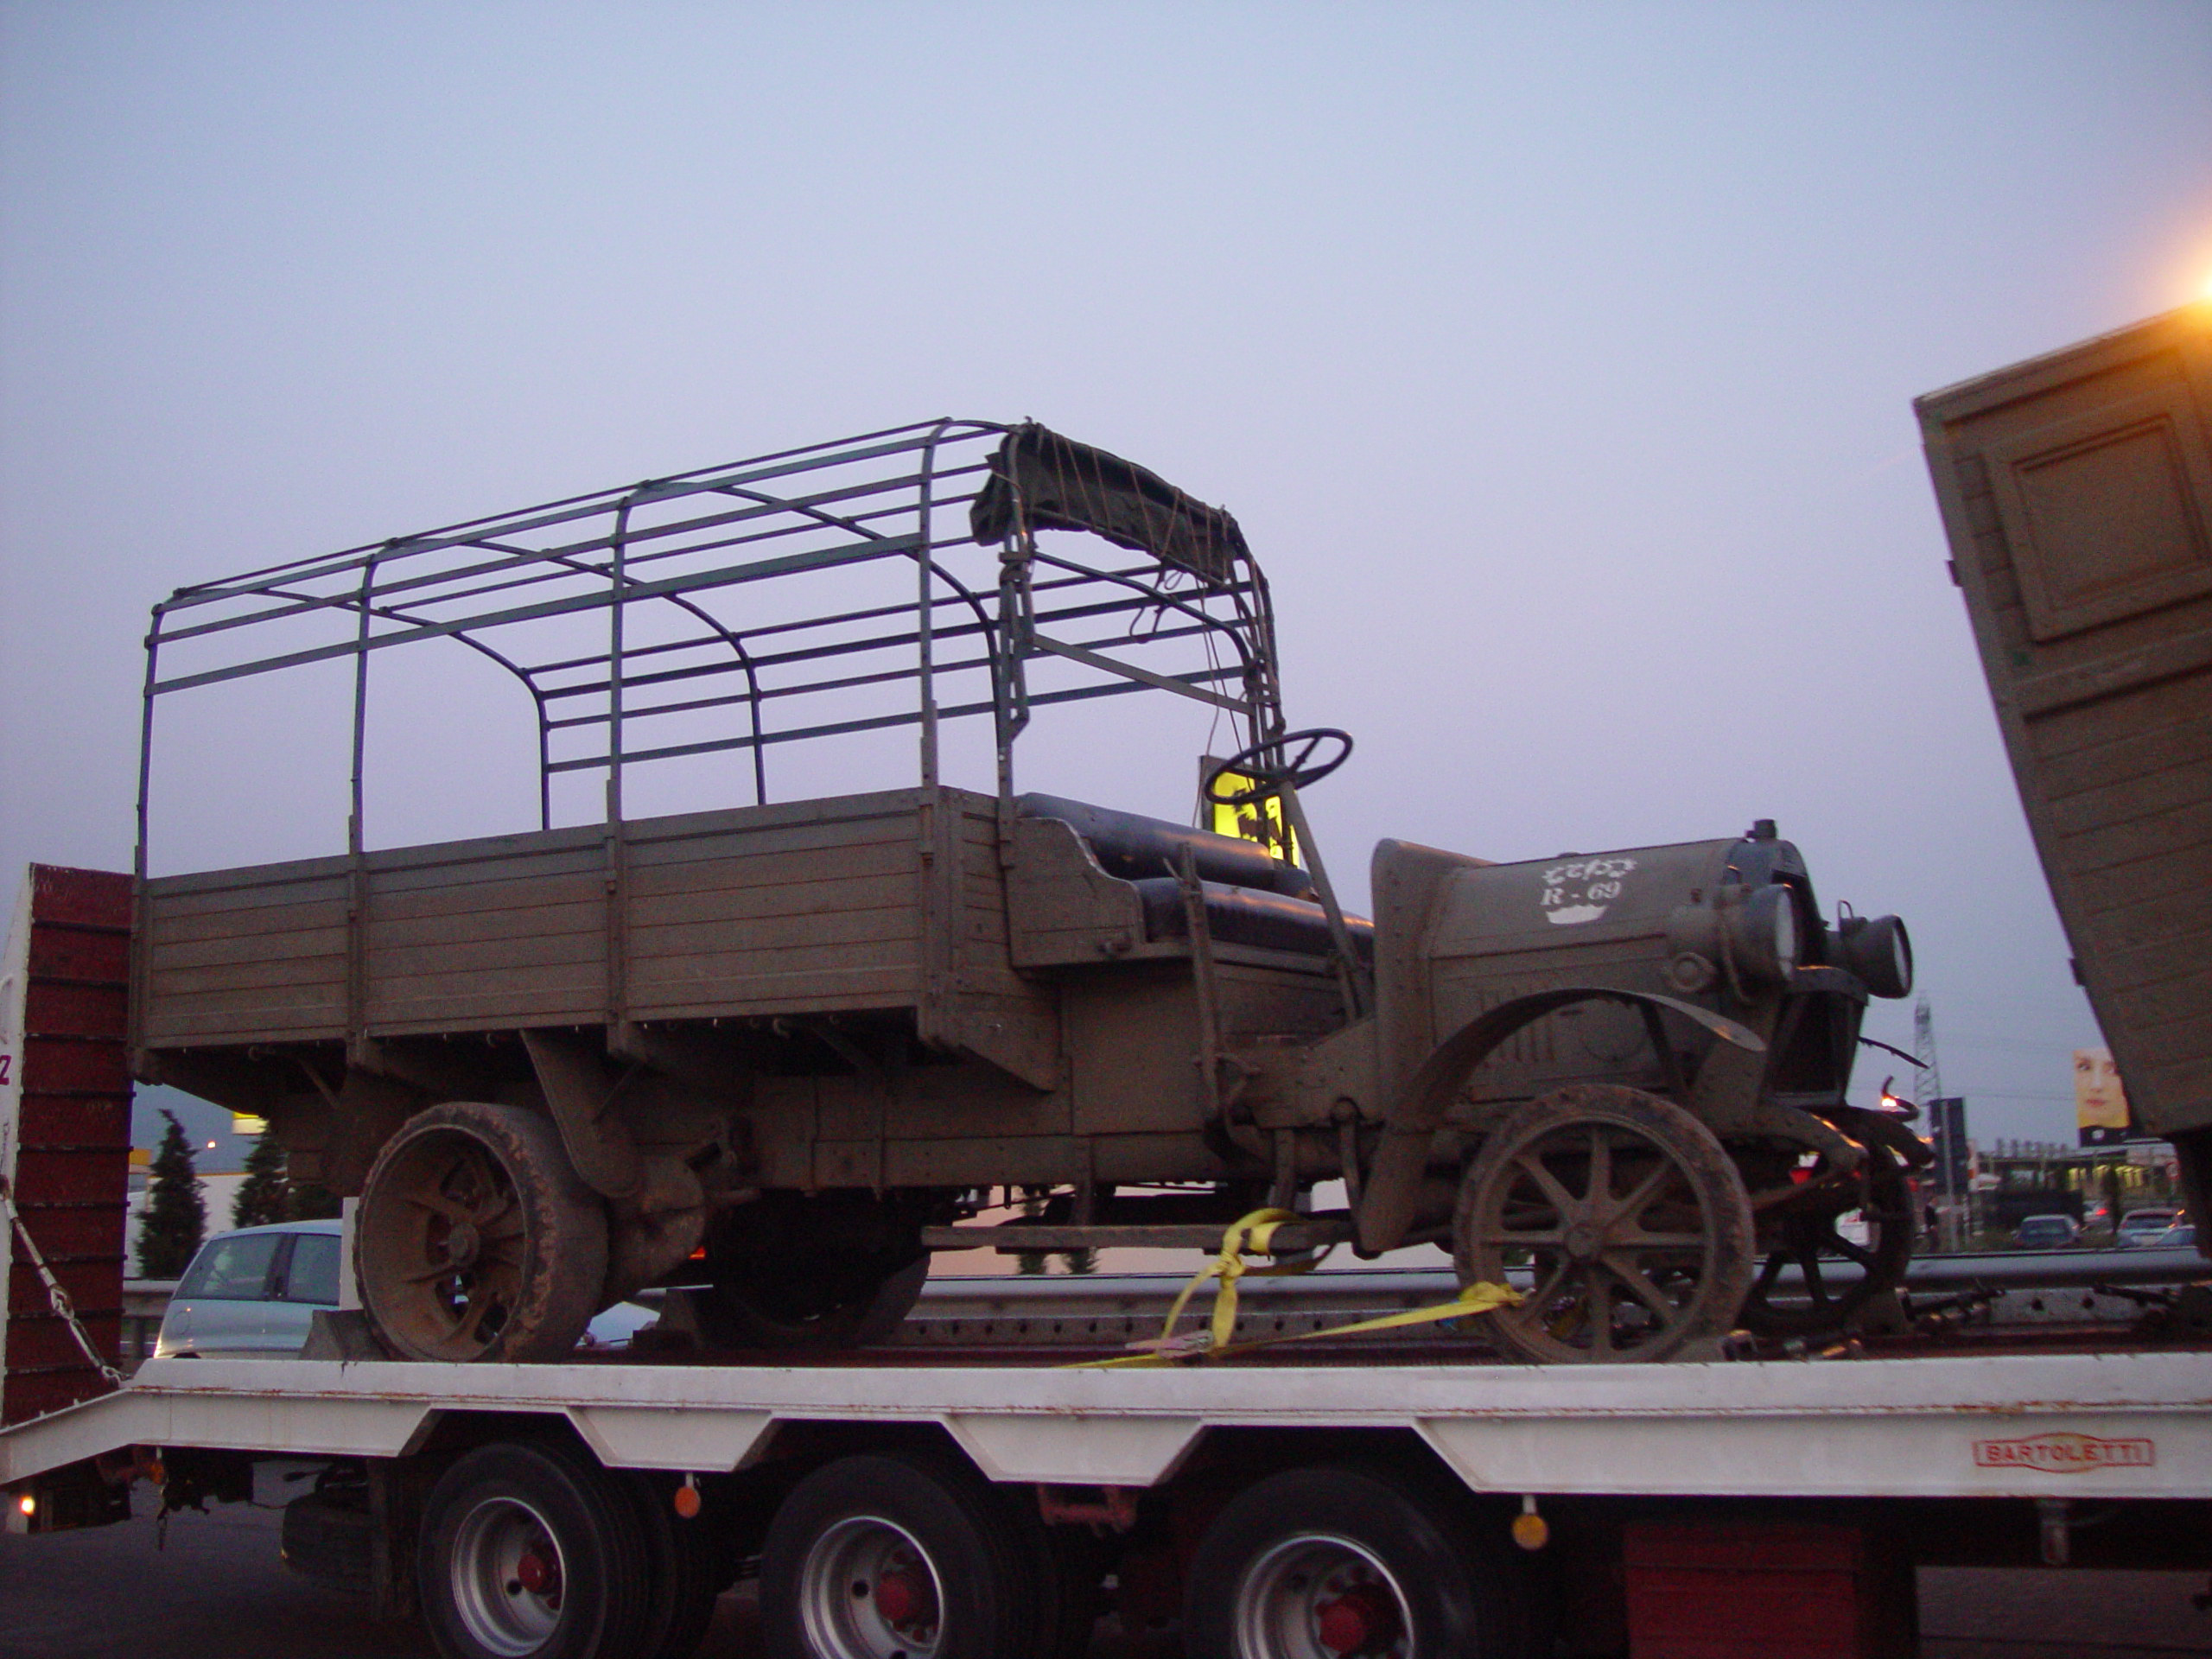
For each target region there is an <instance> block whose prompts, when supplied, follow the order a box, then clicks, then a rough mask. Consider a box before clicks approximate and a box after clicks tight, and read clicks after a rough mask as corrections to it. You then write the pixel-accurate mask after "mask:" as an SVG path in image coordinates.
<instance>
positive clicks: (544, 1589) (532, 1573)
mask: <svg viewBox="0 0 2212 1659" xmlns="http://www.w3.org/2000/svg"><path fill="white" fill-rule="evenodd" d="M647 1567H648V1564H647V1561H646V1559H645V1543H644V1541H643V1539H642V1538H641V1537H640V1536H639V1527H638V1519H637V1516H636V1514H635V1512H634V1510H633V1509H632V1505H631V1503H630V1500H629V1499H628V1497H626V1494H624V1493H623V1492H622V1491H621V1490H620V1487H619V1486H618V1485H617V1484H616V1482H615V1480H614V1478H612V1477H610V1476H608V1475H607V1474H606V1473H605V1472H604V1471H601V1469H600V1468H598V1467H597V1466H596V1465H593V1464H590V1463H588V1462H587V1461H586V1460H585V1459H583V1458H582V1457H581V1456H580V1455H578V1454H576V1453H574V1452H567V1451H564V1450H563V1449H560V1448H558V1447H556V1446H543V1445H531V1444H522V1443H515V1442H508V1443H499V1444H494V1445H491V1446H479V1447H478V1448H477V1449H476V1450H474V1451H473V1452H468V1453H467V1455H466V1456H464V1457H462V1458H461V1459H460V1460H459V1461H457V1462H456V1463H454V1465H453V1466H452V1467H451V1468H450V1469H448V1470H447V1471H446V1472H445V1474H444V1475H443V1476H442V1478H440V1479H439V1481H438V1483H437V1484H436V1485H435V1486H434V1487H432V1488H431V1490H430V1495H429V1498H428V1499H426V1500H425V1501H424V1503H423V1529H422V1535H421V1541H420V1543H419V1546H418V1553H417V1555H416V1584H417V1586H418V1588H419V1592H420V1595H421V1598H422V1607H423V1623H424V1624H426V1625H427V1626H428V1627H429V1632H430V1637H431V1639H432V1640H433V1641H434V1642H435V1643H437V1648H438V1651H439V1652H440V1653H442V1654H443V1655H444V1656H446V1659H593V1656H611V1655H616V1654H633V1653H637V1652H639V1645H640V1638H641V1637H642V1635H643V1633H644V1626H645V1620H646V1618H647V1615H648V1613H649V1611H650V1609H649V1605H648V1589H649V1580H648V1571H647Z"/></svg>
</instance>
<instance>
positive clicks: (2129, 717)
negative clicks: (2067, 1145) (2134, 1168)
mask: <svg viewBox="0 0 2212 1659" xmlns="http://www.w3.org/2000/svg"><path fill="white" fill-rule="evenodd" d="M1917 408H1918V410H1919V411H1920V418H1921V424H1922V429H1923V435H1924V437H1925V440H1926V444H1927V449H1928V458H1929V468H1930V470H1931V472H1932V473H1933V474H1934V475H1935V481H1936V497H1937V499H1938V500H1939V501H1940V502H1941V504H1942V512H1943V523H1944V526H1945V529H1946V531H1948V535H1949V538H1950V544H1951V569H1952V574H1953V576H1954V579H1955V581H1956V582H1958V584H1959V587H1960V588H1961V590H1962V591H1963V592H1964V594H1965V595H1966V601H1967V614H1968V615H1969V616H1970V617H1971V618H1972V619H1973V622H1974V638H1975V641H1976V643H1977V645H1979V646H1980V652H1981V660H1982V666H1983V670H1984V671H1985V672H1986V674H1987V676H1988V677H1989V687H1990V692H1991V695H1992V696H1993V697H1994V699H1995V701H1996V704H1997V718H1998V723H1999V726H2000V727H2001V728H2003V731H2004V734H2005V748H2006V750H2007V752H2008V753H2009V755H2010V757H2011V760H2012V771H2013V775H2014V776H2015V777H2016V778H2017V779H2018V782H2019V787H2020V798H2021V801H2022V803H2023V804H2024V805H2025V807H2026V809H2027V815H2028V823H2029V825H2030V827H2031V829H2032V830H2033V832H2034V835H2035V842H2036V849H2037V852H2038V853H2039V854H2040V855H2041V856H2042V859H2043V865H2044V873H2045V874H2046V875H2047V876H2048V877H2049V878H2050V888H2051V893H2052V896H2053V897H2054V898H2055V899H2056V901H2057V905H2058V912H2059V915H2060V918H2062V920H2063V922H2064V923H2065V926H2066V931H2067V937H2068V938H2069V940H2070V941H2071V942H2072V944H2073V949H2074V956H2075V975H2076V976H2077V977H2078V978H2079V979H2080V981H2081V982H2082V985H2083V986H2084V987H2085V988H2087V989H2088V995H2089V1001H2090V1003H2091V1005H2092V1006H2093V1007H2094V1008H2095V1010H2096V1014H2097V1020H2098V1022H2099V1024H2100V1025H2101V1027H2103V1029H2104V1033H2105V1035H2106V1038H2107V1040H2108V1041H2109V1042H2110V1044H2111V1046H2112V1049H2113V1057H2114V1058H2115V1059H2116V1060H2117V1061H2118V1063H2119V1065H2120V1072H2121V1075H2122V1077H2124V1078H2125V1080H2126V1086H2127V1091H2128V1097H2129V1101H2130V1103H2131V1105H2132V1106H2133V1111H2134V1116H2135V1118H2136V1120H2137V1122H2139V1124H2141V1125H2142V1127H2144V1128H2147V1129H2149V1130H2151V1131H2152V1132H2153V1133H2155V1134H2158V1135H2166V1136H2169V1137H2173V1138H2175V1139H2177V1140H2182V1139H2183V1138H2184V1137H2187V1136H2189V1135H2191V1134H2193V1133H2196V1132H2207V1131H2212V952H2208V950H2207V948H2206V947H2207V944H2208V941H2212V305H2202V304H2200V305H2196V306H2192V307H2190V308H2185V309H2183V310H2181V311H2177V312H2173V313H2171V314H2170V315H2166V316H2163V317H2158V318H2155V319H2153V320H2152V321H2148V322H2145V323H2142V324H2139V325H2138V326H2136V327H2132V328H2126V329H2122V330H2120V332H2118V333H2116V334H2107V335H2104V336H2103V337H2101V338H2100V339H2097V340H2089V341H2087V342H2085V343H2084V344H2082V345H2079V346H2072V347H2069V349H2067V350H2065V351H2062V352H2056V353H2051V354H2050V355H2049V356H2047V357H2040V358H2037V359H2034V360H2032V361H2031V362H2026V363H2022V364H2018V365H2014V366H2013V367H2012V368H2008V369H2003V370H2000V371H1999V372H1997V373H1994V374H1990V375H1985V376H1983V377H1982V378H1980V379H1976V380H1971V381H1967V383H1965V384H1964V385H1957V386H1953V387H1950V388H1948V390H1946V391H1939V392H1934V393H1931V394H1929V396H1927V397H1923V398H1921V399H1919V401H1918V404H1917ZM2185 1149H2186V1148H2185Z"/></svg>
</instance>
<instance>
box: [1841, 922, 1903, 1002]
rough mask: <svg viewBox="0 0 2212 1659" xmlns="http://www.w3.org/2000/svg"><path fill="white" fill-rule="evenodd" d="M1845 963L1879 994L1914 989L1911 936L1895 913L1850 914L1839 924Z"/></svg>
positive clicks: (1884, 994)
mask: <svg viewBox="0 0 2212 1659" xmlns="http://www.w3.org/2000/svg"><path fill="white" fill-rule="evenodd" d="M1836 944H1837V945H1838V947H1839V949H1840V954H1841V956H1842V957H1843V965H1844V967H1846V968H1847V969H1849V970H1850V971H1851V972H1852V973H1853V975H1855V976H1857V977H1858V979H1859V982H1860V983H1861V984H1863V985H1864V986H1866V988H1867V989H1868V990H1869V991H1870V992H1872V994H1873V995H1876V996H1906V995H1910V993H1911V991H1912V939H1911V937H1910V935H1909V934H1907V933H1906V932H1905V931H1904V922H1902V921H1901V920H1899V919H1898V918H1897V917H1895V916H1847V917H1845V918H1843V919H1842V920H1841V921H1840V922H1839V923H1837V924H1836Z"/></svg>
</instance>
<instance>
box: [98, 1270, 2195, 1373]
mask: <svg viewBox="0 0 2212 1659" xmlns="http://www.w3.org/2000/svg"><path fill="white" fill-rule="evenodd" d="M1843 1266H1844V1264H1838V1267H1837V1268H1836V1269H1835V1270H1834V1274H1833V1278H1834V1281H1835V1282H1836V1283H1838V1284H1840V1283H1843V1282H1846V1281H1847V1279H1848V1277H1849V1275H1848V1274H1847V1273H1846V1272H1845V1271H1844V1270H1843ZM2207 1278H2212V1262H2208V1261H2206V1260H2205V1259H2204V1258H2203V1257H2202V1256H2201V1255H2197V1254H2196V1251H2194V1250H2187V1249H2178V1250H2176V1249H2165V1250H2152V1249H2134V1250H2007V1251H1994V1252H1987V1253H1982V1254H1976V1255H1929V1256H1922V1257H1919V1258H1916V1260H1915V1261H1914V1262H1912V1264H1911V1267H1910V1269H1909V1270H1908V1272H1907V1274H1906V1280H1905V1289H1906V1292H1907V1294H1910V1295H1922V1296H1939V1295H1947V1294H1953V1293H1957V1292H1963V1291H1972V1290H1988V1291H1994V1292H1997V1293H1999V1299H1998V1300H1997V1301H1996V1302H1995V1303H1993V1305H1992V1306H1991V1307H1990V1309H1989V1310H1988V1314H1987V1318H1988V1320H1989V1322H1990V1323H1992V1324H1996V1325H2048V1324H2067V1323H2081V1324H2100V1323H2109V1322H2125V1321H2126V1320H2127V1319H2132V1318H2133V1316H2134V1315H2135V1314H2137V1313H2139V1312H2141V1309H2140V1306H2139V1305H2138V1304H2136V1303H2134V1302H2133V1301H2130V1300H2127V1299H2126V1298H2125V1297H2119V1296H2110V1295H2104V1294H2099V1293H2098V1291H2097V1289H2096V1287H2100V1286H2108V1285H2119V1286H2128V1287H2156V1286H2161V1285H2180V1284H2188V1283H2190V1282H2192V1281H2196V1280H2200V1279H2207ZM1189 1282H1190V1275H1189V1274H1182V1273H1090V1274H1067V1273H1055V1274H1015V1273H1009V1274H988V1275H974V1276H963V1277H959V1278H944V1279H932V1280H931V1281H929V1282H928V1283H926V1284H925V1285H924V1286H923V1287H922V1295H921V1300H920V1302H919V1303H918V1305H917V1306H916V1307H915V1309H914V1311H913V1313H912V1314H911V1315H909V1316H908V1318H907V1319H906V1323H905V1324H904V1325H901V1326H900V1327H899V1331H898V1332H897V1333H896V1334H895V1335H894V1336H893V1338H892V1345H893V1346H898V1347H915V1348H962V1347H1030V1346H1051V1345H1065V1346H1070V1347H1099V1348H1118V1347H1121V1346H1122V1345H1123V1344H1126V1343H1128V1342H1130V1341H1133V1340H1135V1339H1138V1338H1148V1337H1155V1336H1158V1335H1159V1334H1160V1323H1161V1321H1162V1320H1164V1319H1166V1317H1167V1310H1168V1307H1169V1306H1170V1305H1171V1304H1172V1303H1173V1301H1174V1300H1175V1296H1176V1294H1177V1293H1178V1292H1179V1291H1180V1290H1181V1289H1182V1288H1183V1287H1184V1286H1185V1285H1186V1284H1187V1283H1189ZM1794 1282H1796V1280H1795V1279H1794V1277H1793V1274H1790V1273H1785V1274H1783V1275H1782V1278H1781V1281H1780V1284H1779V1288H1781V1289H1783V1291H1784V1292H1785V1293H1786V1291H1787V1289H1788V1287H1789V1286H1790V1285H1791V1284H1792V1283H1794ZM174 1289H175V1285H174V1284H173V1283H169V1282H164V1281H142V1280H132V1281H130V1282H129V1283H128V1284H127V1285H126V1286H125V1287H124V1301H125V1306H126V1312H127V1313H128V1314H129V1316H130V1318H129V1319H127V1320H126V1323H127V1324H130V1325H136V1326H137V1328H138V1330H139V1332H142V1333H143V1334H142V1337H141V1339H140V1340H139V1341H138V1342H137V1343H136V1344H133V1343H131V1342H130V1341H128V1340H127V1341H126V1344H125V1345H126V1348H132V1349H135V1351H132V1352H130V1354H128V1355H127V1359H128V1360H129V1361H130V1362H132V1363H135V1362H136V1361H137V1360H138V1359H140V1358H143V1357H144V1356H145V1355H146V1354H148V1353H150V1352H151V1351H152V1348H153V1334H154V1332H155V1331H156V1329H157V1328H158V1327H159V1325H160V1323H161V1316H162V1311H163V1309H164V1308H165V1307H166V1306H167V1304H168V1297H169V1294H170V1293H171V1292H172V1291H173V1290H174ZM1458 1290H1459V1282H1458V1281H1457V1280H1456V1279H1455V1278H1454V1277H1453V1276H1452V1272H1451V1270H1450V1269H1449V1268H1335V1269H1328V1270H1324V1271H1320V1272H1316V1273H1309V1274H1299V1275H1296V1276H1291V1277H1285V1278H1280V1279H1262V1278H1246V1279H1243V1280H1241V1281H1238V1286H1237V1294H1238V1302H1239V1306H1238V1313H1237V1320H1236V1327H1237V1334H1238V1336H1239V1338H1242V1339H1246V1340H1249V1339H1250V1338H1255V1337H1265V1336H1293V1335H1298V1334H1300V1333H1303V1332H1308V1331H1320V1330H1326V1329H1328V1328H1330V1327H1331V1326H1333V1325H1346V1324H1349V1323H1351V1321H1352V1320H1354V1319H1371V1318H1373V1317H1375V1316H1376V1315H1378V1314H1383V1313H1399V1312H1402V1311H1403V1310H1406V1309H1409V1308H1416V1307H1430V1306H1435V1305H1436V1304H1438V1303H1440V1302H1443V1301H1446V1300H1450V1299H1451V1298H1452V1296H1453V1295H1454V1294H1457V1292H1458ZM647 1294H648V1296H650V1295H651V1294H652V1293H647ZM1209 1306H1211V1299H1210V1295H1209V1294H1206V1293H1203V1292H1202V1293H1201V1294H1198V1295H1197V1296H1194V1297H1193V1298H1192V1311H1191V1312H1190V1313H1186V1314H1185V1325H1186V1326H1187V1325H1192V1324H1194V1323H1196V1322H1197V1321H1198V1320H1199V1319H1203V1318H1204V1317H1205V1312H1206V1310H1207V1308H1208V1307H1209ZM1456 1325H1457V1322H1456V1321H1453V1322H1449V1323H1447V1324H1446V1325H1444V1326H1442V1327H1439V1326H1435V1325H1416V1326H1413V1327H1410V1328H1408V1329H1407V1330H1403V1331H1391V1332H1377V1333H1375V1334H1373V1335H1370V1336H1367V1337H1364V1338H1361V1342H1362V1344H1363V1346H1365V1345H1373V1346H1376V1347H1379V1348H1386V1349H1392V1348H1395V1349H1402V1348H1408V1347H1414V1348H1417V1347H1421V1346H1424V1345H1427V1346H1433V1345H1435V1344H1437V1343H1438V1341H1439V1340H1440V1339H1441V1340H1444V1341H1446V1342H1448V1341H1451V1340H1452V1339H1453V1338H1462V1337H1464V1336H1465V1334H1466V1333H1465V1332H1459V1331H1458V1330H1457V1329H1456V1328H1455V1327H1456Z"/></svg>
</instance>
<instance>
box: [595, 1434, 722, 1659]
mask: <svg viewBox="0 0 2212 1659" xmlns="http://www.w3.org/2000/svg"><path fill="white" fill-rule="evenodd" d="M623 1484H624V1485H625V1486H626V1487H627V1488H628V1491H629V1495H630V1498H631V1501H632V1504H633V1505H634V1506H635V1508H636V1510H637V1513H638V1522H639V1530H640V1536H641V1537H642V1538H643V1540H644V1542H645V1560H646V1564H647V1586H648V1587H647V1593H646V1597H645V1618H644V1619H643V1621H642V1627H641V1634H640V1635H639V1639H638V1646H637V1652H638V1654H639V1659H691V1656H692V1655H694V1654H696V1652H698V1650H699V1644H700V1643H702V1641H704V1640H705V1639H706V1636H707V1627H708V1626H709V1625H710V1624H713V1623H714V1621H715V1601H716V1600H717V1599H719V1598H720V1597H721V1592H723V1591H725V1590H727V1589H728V1588H729V1586H731V1585H732V1584H733V1583H734V1582H735V1580H736V1578H737V1567H738V1557H737V1552H736V1549H735V1547H734V1541H733V1540H732V1539H731V1537H730V1535H729V1529H728V1526H726V1525H717V1524H715V1521H714V1520H712V1519H710V1518H709V1517H710V1516H712V1514H713V1511H712V1510H707V1511H705V1512H703V1513H702V1514H699V1515H696V1516H693V1517H691V1518H690V1519H689V1520H686V1519H683V1517H681V1516H678V1515H677V1513H676V1510H675V1507H674V1504H673V1501H672V1500H673V1498H674V1497H675V1493H674V1491H672V1490H671V1488H670V1487H669V1486H668V1485H667V1484H666V1483H665V1480H664V1479H655V1478H652V1477H649V1476H645V1475H641V1474H632V1475H631V1476H629V1477H628V1478H626V1479H625V1480H624V1481H623Z"/></svg>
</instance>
